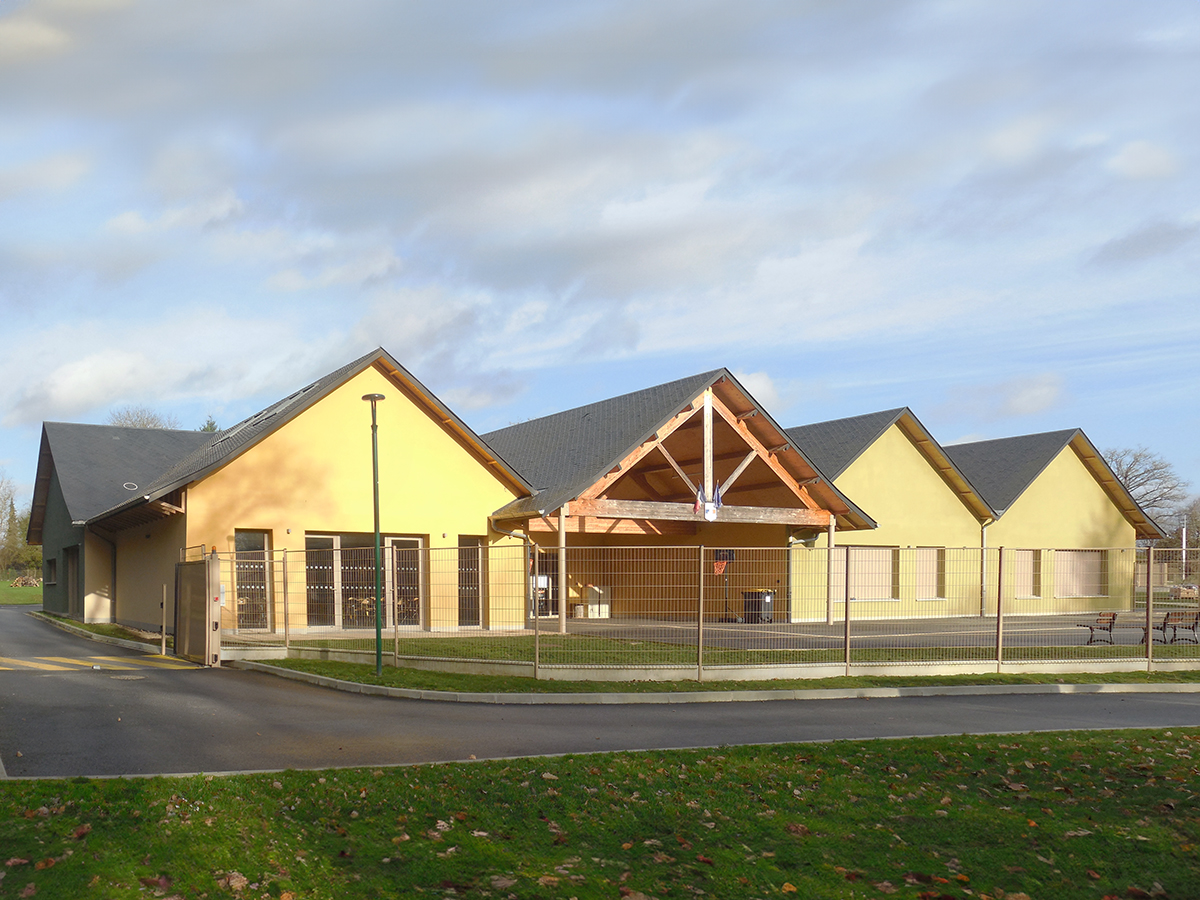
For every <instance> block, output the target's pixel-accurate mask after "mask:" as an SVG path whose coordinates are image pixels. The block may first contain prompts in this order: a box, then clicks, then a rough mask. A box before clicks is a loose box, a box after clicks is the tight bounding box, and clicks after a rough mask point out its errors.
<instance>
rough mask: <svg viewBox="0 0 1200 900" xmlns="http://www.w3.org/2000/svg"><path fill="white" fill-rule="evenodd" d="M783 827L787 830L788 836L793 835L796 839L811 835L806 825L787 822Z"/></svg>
mask: <svg viewBox="0 0 1200 900" xmlns="http://www.w3.org/2000/svg"><path fill="white" fill-rule="evenodd" d="M783 827H784V828H786V829H787V832H788V834H794V835H795V836H796V837H808V836H809V835H811V834H812V832H811V831H809V830H808V826H807V825H801V824H800V823H799V822H788V823H787V824H786V825H785V826H783Z"/></svg>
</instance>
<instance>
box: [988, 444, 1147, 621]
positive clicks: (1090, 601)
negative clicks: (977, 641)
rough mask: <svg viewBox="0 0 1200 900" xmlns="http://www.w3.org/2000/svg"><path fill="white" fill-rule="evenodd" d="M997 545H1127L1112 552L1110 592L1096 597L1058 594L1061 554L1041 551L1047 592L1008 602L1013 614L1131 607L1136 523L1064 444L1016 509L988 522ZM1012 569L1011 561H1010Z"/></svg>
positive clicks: (1060, 547) (1058, 547) (991, 542)
mask: <svg viewBox="0 0 1200 900" xmlns="http://www.w3.org/2000/svg"><path fill="white" fill-rule="evenodd" d="M987 541H988V544H989V546H992V547H1020V548H1048V549H1056V550H1063V549H1072V548H1078V549H1087V548H1098V549H1107V548H1126V549H1127V550H1128V551H1129V552H1126V553H1116V552H1110V553H1109V554H1108V556H1107V561H1106V569H1107V584H1106V586H1105V590H1106V593H1102V594H1101V595H1099V596H1096V597H1063V598H1059V597H1058V596H1056V592H1055V590H1054V586H1055V583H1056V582H1055V567H1056V564H1057V565H1061V564H1062V559H1061V556H1060V555H1059V554H1055V553H1043V555H1042V560H1043V562H1042V596H1041V597H1039V598H1017V597H1014V598H1013V599H1012V601H1011V602H1010V601H1009V600H1008V597H1007V596H1006V598H1005V601H1006V604H1008V608H1009V610H1010V611H1011V612H1012V613H1014V614H1018V613H1029V614H1033V613H1039V612H1045V613H1052V612H1064V611H1072V610H1092V609H1112V608H1130V607H1131V606H1132V603H1133V565H1132V556H1133V554H1132V548H1133V547H1134V546H1135V545H1136V541H1137V536H1136V533H1135V531H1134V527H1133V525H1131V524H1130V523H1129V521H1128V520H1127V519H1126V518H1125V516H1124V515H1123V514H1122V513H1121V510H1120V509H1118V508H1117V506H1116V505H1115V504H1114V503H1113V502H1112V500H1111V499H1110V498H1109V496H1108V494H1106V493H1105V491H1104V489H1103V488H1102V487H1101V486H1100V484H1099V483H1098V482H1097V481H1096V479H1095V477H1094V476H1093V475H1092V473H1091V472H1090V471H1089V470H1088V468H1087V466H1086V465H1084V463H1083V461H1082V460H1081V459H1080V458H1079V456H1078V455H1077V454H1076V453H1075V451H1074V450H1073V449H1072V448H1071V447H1065V448H1064V449H1063V450H1062V451H1061V452H1060V453H1059V454H1058V456H1056V457H1055V458H1054V460H1053V461H1052V462H1051V463H1050V465H1048V466H1047V467H1046V468H1045V470H1043V472H1042V473H1041V474H1040V475H1039V476H1038V477H1037V478H1036V479H1035V480H1034V482H1033V483H1032V484H1031V485H1030V486H1029V487H1028V488H1027V489H1026V490H1025V492H1024V493H1023V494H1021V496H1020V497H1018V498H1017V499H1016V501H1015V502H1014V503H1013V505H1012V506H1011V507H1009V509H1008V510H1007V511H1005V513H1004V515H1003V516H1001V517H1000V519H999V520H997V521H996V522H995V523H993V524H992V525H989V526H988V531H987ZM1005 568H1006V571H1007V568H1008V566H1007V564H1006V567H1005Z"/></svg>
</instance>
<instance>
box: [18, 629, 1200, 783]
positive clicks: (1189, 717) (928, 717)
mask: <svg viewBox="0 0 1200 900" xmlns="http://www.w3.org/2000/svg"><path fill="white" fill-rule="evenodd" d="M27 609H28V607H0V666H6V665H9V664H8V663H5V662H3V659H8V660H10V661H18V660H19V661H26V662H32V663H34V664H37V665H43V666H45V665H52V666H55V667H56V668H53V669H45V668H30V667H28V665H26V666H16V665H12V666H10V667H9V668H8V670H0V763H2V764H3V768H4V769H5V770H6V771H7V773H8V776H9V777H26V776H77V775H134V774H155V773H184V772H201V771H203V772H225V771H245V770H272V769H284V768H324V767H332V766H359V765H362V766H366V765H380V766H382V765H399V764H406V763H425V762H436V761H447V760H464V759H470V758H471V757H476V758H479V759H485V758H496V757H514V756H536V755H544V754H558V753H578V752H590V751H603V750H648V749H655V748H659V749H666V748H682V747H711V746H718V745H722V744H753V743H777V742H789V741H830V740H838V739H843V738H879V737H905V736H920V735H940V734H961V733H988V732H1025V731H1042V730H1058V729H1092V728H1147V727H1152V728H1162V727H1185V726H1200V694H1124V695H1122V694H1083V695H1029V696H1022V695H999V696H970V697H921V698H917V697H913V698H895V699H887V700H819V701H818V700H809V701H771V702H758V703H717V704H714V703H697V704H682V705H672V706H660V705H654V706H641V705H639V706H608V705H588V706H524V705H522V706H491V705H476V704H467V703H436V702H427V701H410V700H392V699H386V698H377V697H363V696H359V695H355V694H343V693H339V692H336V691H331V690H327V689H324V688H317V687H312V686H309V685H305V684H300V683H297V682H291V681H284V680H282V679H279V678H275V677H272V676H269V675H263V674H260V673H256V672H245V671H239V670H235V669H199V668H187V669H166V668H156V667H153V666H152V665H147V663H150V662H152V661H151V660H148V659H147V658H146V657H145V656H144V655H143V654H139V653H136V652H132V651H124V650H120V649H118V648H115V647H110V646H106V645H102V644H96V643H93V642H90V641H87V640H84V639H82V638H77V637H74V636H72V635H68V634H65V633H63V632H61V631H59V630H57V629H54V628H52V627H51V626H49V625H47V624H45V623H43V622H39V621H37V620H34V619H32V618H30V617H29V616H27V615H25V612H26V610H27ZM102 657H103V658H104V659H101V658H102ZM55 659H57V660H58V662H54V661H53V660H55ZM66 661H70V662H66ZM91 665H100V666H102V668H100V669H93V668H90V666H91ZM118 666H126V667H127V668H116V667H118ZM18 754H19V755H18Z"/></svg>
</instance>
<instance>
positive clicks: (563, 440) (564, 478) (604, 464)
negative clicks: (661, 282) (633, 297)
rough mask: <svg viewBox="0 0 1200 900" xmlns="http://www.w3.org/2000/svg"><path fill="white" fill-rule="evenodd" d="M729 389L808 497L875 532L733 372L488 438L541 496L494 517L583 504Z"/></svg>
mask: <svg viewBox="0 0 1200 900" xmlns="http://www.w3.org/2000/svg"><path fill="white" fill-rule="evenodd" d="M723 382H728V383H729V384H731V385H732V386H733V387H734V388H735V389H736V390H737V391H739V392H740V393H741V395H742V396H743V397H744V398H746V401H748V403H749V404H750V407H751V410H752V411H751V412H749V413H748V414H747V415H748V416H752V418H748V419H747V421H752V422H754V423H755V425H754V427H755V428H756V429H757V430H758V431H760V432H762V433H763V434H764V435H766V434H770V435H772V439H770V440H769V441H767V442H766V443H767V444H768V446H773V447H777V448H779V454H778V455H779V456H780V457H781V458H782V459H783V460H784V461H785V464H787V465H790V466H791V467H793V468H795V469H796V470H798V471H800V472H801V473H802V474H803V475H805V476H811V477H815V478H817V479H818V480H817V481H815V482H813V483H812V484H810V485H809V486H808V487H809V491H810V493H812V494H813V495H814V496H815V497H816V498H817V499H818V500H820V501H821V502H822V504H823V505H824V506H825V507H826V508H828V509H830V510H832V511H833V512H834V513H835V514H836V515H838V517H839V519H840V520H841V521H842V522H844V523H845V524H844V526H840V527H846V528H874V527H875V523H874V522H873V521H872V520H871V518H870V516H868V515H866V513H864V512H863V511H862V510H860V509H859V508H858V507H857V506H855V505H854V504H853V503H852V502H851V501H850V500H849V499H848V498H847V497H845V495H843V494H842V493H841V492H840V491H838V490H837V488H835V487H834V486H833V483H832V481H831V480H830V479H828V478H826V477H825V476H824V475H823V474H822V472H821V470H820V469H819V468H818V467H817V466H816V465H815V464H814V463H813V462H812V461H811V460H810V459H809V458H808V457H807V456H805V455H804V453H803V452H801V451H800V450H798V449H797V448H796V447H795V445H794V444H791V443H790V442H788V440H787V438H786V436H785V435H784V432H783V429H782V428H780V427H779V426H778V425H777V424H776V423H775V421H774V420H773V419H771V417H770V416H769V415H767V413H766V412H765V410H763V409H762V407H761V406H759V405H758V404H757V403H756V402H755V401H754V400H753V398H752V397H751V396H750V394H749V393H748V392H747V391H746V390H745V388H743V387H742V386H741V384H739V383H738V381H737V379H736V378H734V376H733V375H732V374H731V373H730V372H729V370H728V369H715V370H713V371H710V372H702V373H700V374H698V375H692V376H690V377H688V378H681V379H679V380H678V381H671V382H668V383H666V384H660V385H656V386H654V387H650V388H645V389H643V390H640V391H634V392H632V393H629V394H622V395H621V396H619V397H610V398H609V399H607V400H600V401H598V402H596V403H590V404H587V405H586V406H579V407H576V408H574V409H569V410H565V411H564V412H560V413H555V414H553V415H549V416H545V417H543V418H540V419H533V420H531V421H528V422H521V423H519V424H517V425H510V426H508V427H507V428H501V429H499V430H497V431H492V432H489V433H487V434H485V435H484V436H483V437H484V440H486V441H487V443H488V445H489V446H491V447H492V448H494V449H495V450H496V451H497V452H498V453H499V454H500V455H501V456H503V457H504V458H505V459H506V460H508V461H509V462H511V463H512V464H513V465H514V466H516V467H517V469H518V470H519V471H520V472H521V473H522V474H523V475H524V476H525V477H526V479H527V480H528V481H529V483H530V484H532V485H533V486H534V488H535V489H536V490H535V492H534V494H533V495H532V496H530V497H523V498H519V499H517V500H514V501H513V502H512V503H510V504H508V505H507V506H505V507H503V508H502V509H500V510H497V512H496V517H497V518H502V519H517V518H524V517H528V516H542V515H546V514H548V513H550V512H551V511H553V510H556V509H558V508H559V507H561V506H562V504H563V503H566V502H570V501H572V500H574V499H576V498H578V497H579V495H580V494H582V493H583V492H584V491H586V490H587V489H588V488H590V487H591V486H592V485H594V484H596V483H597V482H598V481H599V480H600V479H601V478H603V477H604V476H605V474H606V473H608V472H609V471H611V470H612V469H613V467H614V466H616V465H617V464H618V463H620V462H621V460H623V459H625V458H626V457H627V456H629V454H630V453H632V452H633V451H634V450H636V449H637V448H638V447H640V446H642V445H643V444H645V443H646V442H647V441H649V440H650V439H651V438H653V436H654V435H655V434H656V432H658V431H659V430H660V429H661V428H663V427H664V426H665V425H666V424H667V423H668V422H669V421H670V420H671V419H672V418H673V417H675V416H676V415H677V414H678V413H679V412H680V410H681V409H683V408H684V407H686V406H688V404H690V403H691V402H692V401H693V400H695V399H696V398H697V397H698V396H700V395H701V394H702V393H703V392H704V391H705V390H706V389H707V388H710V387H713V386H714V385H717V384H720V383H723Z"/></svg>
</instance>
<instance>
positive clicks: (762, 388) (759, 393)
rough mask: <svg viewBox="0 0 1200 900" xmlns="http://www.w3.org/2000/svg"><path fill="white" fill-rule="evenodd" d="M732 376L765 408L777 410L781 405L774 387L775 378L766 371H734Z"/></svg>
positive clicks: (781, 402)
mask: <svg viewBox="0 0 1200 900" xmlns="http://www.w3.org/2000/svg"><path fill="white" fill-rule="evenodd" d="M733 377H734V378H736V379H737V380H738V381H740V382H741V383H742V387H744V388H745V389H746V390H748V391H749V392H750V395H751V396H752V397H754V399H755V400H757V401H758V402H759V403H761V404H762V405H763V407H764V408H765V409H768V410H777V409H781V408H782V407H783V401H782V400H781V399H780V396H779V391H778V389H777V388H776V387H775V380H774V379H773V378H772V377H771V376H770V375H769V374H768V373H766V372H739V371H735V372H734V373H733Z"/></svg>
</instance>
